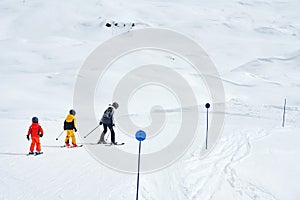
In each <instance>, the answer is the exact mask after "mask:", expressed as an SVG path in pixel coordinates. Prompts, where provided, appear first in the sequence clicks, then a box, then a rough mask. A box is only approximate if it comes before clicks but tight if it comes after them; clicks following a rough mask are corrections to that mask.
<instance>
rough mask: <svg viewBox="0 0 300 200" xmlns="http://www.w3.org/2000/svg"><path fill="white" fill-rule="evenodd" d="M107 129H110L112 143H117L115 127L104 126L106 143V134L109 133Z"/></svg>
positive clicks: (110, 125)
mask: <svg viewBox="0 0 300 200" xmlns="http://www.w3.org/2000/svg"><path fill="white" fill-rule="evenodd" d="M107 127H108V128H109V130H110V138H111V142H112V143H116V141H115V131H114V128H113V125H112V124H103V129H104V130H103V133H102V135H103V141H104V135H105V134H106V132H107Z"/></svg>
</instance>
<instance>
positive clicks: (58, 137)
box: [56, 130, 64, 140]
mask: <svg viewBox="0 0 300 200" xmlns="http://www.w3.org/2000/svg"><path fill="white" fill-rule="evenodd" d="M63 133H64V130H63V131H62V132H61V133H60V134H59V135H58V136H57V138H56V140H58V138H59V137H60V136H61V135H62V134H63Z"/></svg>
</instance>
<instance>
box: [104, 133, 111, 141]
mask: <svg viewBox="0 0 300 200" xmlns="http://www.w3.org/2000/svg"><path fill="white" fill-rule="evenodd" d="M109 135H110V132H109V133H108V134H107V136H106V139H105V142H107V139H108V137H109Z"/></svg>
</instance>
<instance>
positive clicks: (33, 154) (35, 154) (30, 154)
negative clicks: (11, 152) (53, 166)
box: [26, 152, 43, 156]
mask: <svg viewBox="0 0 300 200" xmlns="http://www.w3.org/2000/svg"><path fill="white" fill-rule="evenodd" d="M42 154H43V152H33V153H28V154H26V156H38V155H42Z"/></svg>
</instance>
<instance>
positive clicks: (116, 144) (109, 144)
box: [105, 142, 125, 146]
mask: <svg viewBox="0 0 300 200" xmlns="http://www.w3.org/2000/svg"><path fill="white" fill-rule="evenodd" d="M124 144H125V143H124V142H122V143H115V144H113V143H106V145H105V146H121V145H124Z"/></svg>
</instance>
